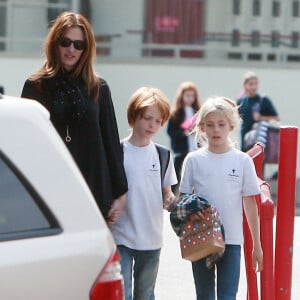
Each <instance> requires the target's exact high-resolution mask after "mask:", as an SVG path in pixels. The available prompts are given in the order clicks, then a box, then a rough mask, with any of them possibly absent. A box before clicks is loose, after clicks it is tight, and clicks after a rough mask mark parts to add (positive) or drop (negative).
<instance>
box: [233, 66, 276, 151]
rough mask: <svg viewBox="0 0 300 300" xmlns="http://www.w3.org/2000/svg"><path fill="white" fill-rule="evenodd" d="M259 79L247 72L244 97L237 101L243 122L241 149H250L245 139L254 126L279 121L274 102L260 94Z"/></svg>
mask: <svg viewBox="0 0 300 300" xmlns="http://www.w3.org/2000/svg"><path fill="white" fill-rule="evenodd" d="M258 83H259V82H258V77H257V75H256V74H255V73H253V72H246V73H245V75H244V78H243V88H244V95H243V97H241V98H240V99H238V100H237V105H238V106H239V113H240V115H241V118H242V120H243V122H242V127H241V148H242V150H243V151H247V150H248V149H247V148H246V147H245V144H244V137H245V135H246V133H247V132H249V131H250V130H251V129H252V128H253V124H254V123H256V122H260V121H271V120H275V121H279V120H280V119H279V116H278V113H277V111H276V109H275V107H274V105H273V103H272V101H271V100H270V99H269V98H268V97H266V96H264V97H262V96H260V95H259V94H258Z"/></svg>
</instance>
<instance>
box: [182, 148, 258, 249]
mask: <svg viewBox="0 0 300 300" xmlns="http://www.w3.org/2000/svg"><path fill="white" fill-rule="evenodd" d="M179 190H180V192H181V193H192V192H194V193H196V194H198V195H200V196H201V197H203V198H205V199H206V200H207V201H209V203H210V204H212V205H213V206H215V207H216V208H217V210H218V212H219V214H220V217H221V220H222V222H223V225H224V230H225V243H226V244H233V245H239V244H242V243H243V203H242V197H243V196H250V195H257V194H260V189H259V184H258V181H257V175H256V171H255V167H254V163H253V160H252V159H251V158H250V156H249V155H248V154H246V153H244V152H242V151H240V150H238V149H231V150H230V151H228V152H226V153H223V154H216V153H212V152H210V151H209V150H208V149H207V147H205V148H201V149H199V150H197V151H194V152H191V153H189V154H188V155H187V157H186V159H185V161H184V163H183V168H182V177H181V183H180V187H179Z"/></svg>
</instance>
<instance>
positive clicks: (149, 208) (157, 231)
mask: <svg viewBox="0 0 300 300" xmlns="http://www.w3.org/2000/svg"><path fill="white" fill-rule="evenodd" d="M123 150H124V167H125V172H126V176H127V181H128V192H127V194H126V204H125V208H124V210H123V213H122V216H121V218H120V219H119V220H118V221H117V222H116V224H115V225H113V226H112V233H113V235H114V238H115V240H116V243H117V245H124V246H126V247H129V248H131V249H136V250H154V249H159V248H161V247H162V232H163V199H162V189H161V176H160V163H159V156H158V153H157V150H156V147H155V144H154V143H153V142H152V141H151V142H150V144H149V145H147V146H145V147H136V146H133V145H132V144H130V143H129V142H128V141H124V144H123ZM176 183H177V178H176V173H175V169H174V164H173V159H172V155H171V156H170V161H169V165H168V168H167V171H166V174H165V177H164V181H163V186H164V187H167V186H171V185H174V184H176Z"/></svg>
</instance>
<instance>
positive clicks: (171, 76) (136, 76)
mask: <svg viewBox="0 0 300 300" xmlns="http://www.w3.org/2000/svg"><path fill="white" fill-rule="evenodd" d="M42 63H43V60H42V59H24V58H19V59H18V58H0V70H1V71H0V85H3V86H4V87H5V92H6V94H8V95H12V96H19V95H20V94H21V90H22V87H23V84H24V81H25V79H26V78H27V77H28V76H29V75H30V74H32V73H34V72H35V71H36V69H37V68H39V67H40V66H41V65H42ZM96 70H97V71H98V73H99V74H101V75H102V76H103V77H104V78H105V79H106V80H107V82H108V83H109V85H110V87H111V91H112V95H113V100H114V104H115V109H116V114H117V119H118V123H119V130H120V136H121V137H125V136H126V135H127V134H128V125H127V120H126V106H127V102H128V99H129V97H130V95H131V94H132V93H133V92H134V91H135V90H136V89H137V88H138V87H140V86H143V85H151V86H155V87H158V88H160V89H161V90H162V91H164V92H165V94H166V95H167V96H168V97H169V99H170V101H173V98H174V95H175V91H176V89H177V86H178V85H179V84H180V83H181V82H182V81H185V80H191V81H193V82H195V83H196V84H197V86H198V88H199V90H200V94H201V98H202V99H203V100H205V98H207V97H208V96H211V95H223V96H227V97H230V98H233V99H235V98H236V96H237V95H238V94H239V92H240V90H241V78H242V75H243V74H244V72H245V71H247V70H248V69H247V68H245V67H230V66H227V67H225V66H224V67H209V66H204V65H200V64H194V65H177V66H176V65H171V64H155V63H151V64H119V63H109V64H108V63H102V64H97V65H96ZM251 70H253V71H255V72H256V73H257V74H258V76H259V78H260V92H261V93H262V94H265V95H268V96H270V98H271V99H272V100H273V102H274V104H275V106H276V108H277V109H278V112H279V113H280V116H281V120H282V124H283V125H292V126H297V127H300V116H299V101H300V100H299V98H300V84H299V83H298V82H299V77H300V76H299V75H300V74H299V70H297V69H292V70H289V69H274V68H272V69H267V68H252V69H251ZM156 140H157V141H158V142H160V143H163V144H165V145H169V139H168V136H167V135H166V133H165V128H163V129H162V131H161V133H160V134H159V135H158V136H157V138H156ZM298 149H300V147H299V146H298ZM298 156H299V150H298ZM297 170H298V172H297V174H298V177H299V163H298V168H297Z"/></svg>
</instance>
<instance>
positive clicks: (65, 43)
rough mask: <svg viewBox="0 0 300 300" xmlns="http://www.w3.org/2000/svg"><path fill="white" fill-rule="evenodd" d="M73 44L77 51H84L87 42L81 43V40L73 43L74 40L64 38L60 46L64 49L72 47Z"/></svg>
mask: <svg viewBox="0 0 300 300" xmlns="http://www.w3.org/2000/svg"><path fill="white" fill-rule="evenodd" d="M71 44H73V46H74V48H75V49H76V50H84V48H85V41H80V40H76V41H72V40H70V39H68V38H66V37H64V38H62V39H61V40H60V42H59V45H60V46H62V47H64V48H68V47H70V46H71Z"/></svg>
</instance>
